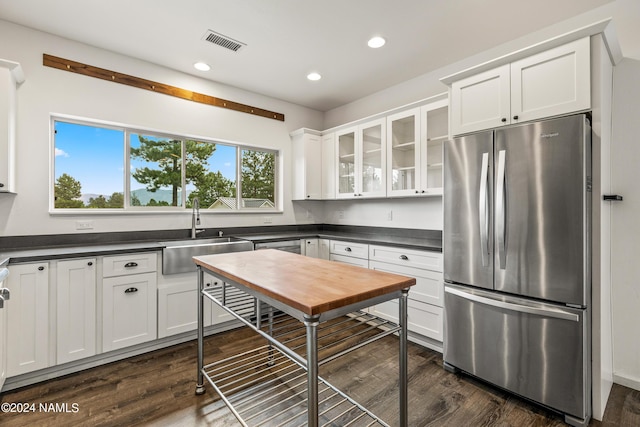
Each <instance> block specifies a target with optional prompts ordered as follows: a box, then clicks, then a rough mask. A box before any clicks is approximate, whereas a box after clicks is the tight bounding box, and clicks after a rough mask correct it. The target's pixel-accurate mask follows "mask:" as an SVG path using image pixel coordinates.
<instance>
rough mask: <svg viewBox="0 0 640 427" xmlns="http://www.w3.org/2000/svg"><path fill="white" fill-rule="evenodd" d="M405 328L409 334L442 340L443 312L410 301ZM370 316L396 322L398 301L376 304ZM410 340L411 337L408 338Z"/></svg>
mask: <svg viewBox="0 0 640 427" xmlns="http://www.w3.org/2000/svg"><path fill="white" fill-rule="evenodd" d="M407 306H408V307H407V328H408V330H409V331H410V332H415V333H418V334H420V335H422V336H425V337H427V338H431V339H433V340H435V341H439V342H442V339H443V331H442V324H443V317H442V316H443V310H442V307H436V306H434V305H431V304H424V303H421V302H419V301H416V300H412V299H410V300H409V301H408V303H407ZM370 312H371V314H375V315H376V316H380V317H383V318H385V319H389V320H391V321H392V322H397V321H398V301H397V300H392V301H387V302H385V303H383V304H378V305H376V306H374V307H373V308H372V309H371V310H370ZM410 339H411V337H410Z"/></svg>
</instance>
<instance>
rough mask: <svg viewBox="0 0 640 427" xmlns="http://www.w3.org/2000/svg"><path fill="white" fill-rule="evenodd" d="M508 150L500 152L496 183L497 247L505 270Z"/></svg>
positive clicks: (500, 261)
mask: <svg viewBox="0 0 640 427" xmlns="http://www.w3.org/2000/svg"><path fill="white" fill-rule="evenodd" d="M506 154H507V152H506V150H500V151H498V170H497V173H498V176H497V182H496V245H497V246H498V260H499V265H500V269H502V270H504V269H505V268H506V264H507V252H506V246H507V242H506V222H507V221H506V219H507V218H506V217H507V209H506V206H505V205H506V182H505V177H506V175H505V168H506Z"/></svg>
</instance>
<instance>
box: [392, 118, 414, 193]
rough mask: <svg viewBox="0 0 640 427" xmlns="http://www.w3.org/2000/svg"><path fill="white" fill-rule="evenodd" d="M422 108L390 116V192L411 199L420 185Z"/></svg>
mask: <svg viewBox="0 0 640 427" xmlns="http://www.w3.org/2000/svg"><path fill="white" fill-rule="evenodd" d="M419 138H420V108H414V109H411V110H408V111H403V112H401V113H397V114H393V115H390V116H387V170H388V174H387V189H388V191H387V193H388V195H389V196H409V195H413V194H417V193H419V190H418V187H419V185H420V172H421V171H420V168H419V166H418V165H419V159H420V145H419Z"/></svg>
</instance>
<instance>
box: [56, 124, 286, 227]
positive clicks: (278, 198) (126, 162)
mask: <svg viewBox="0 0 640 427" xmlns="http://www.w3.org/2000/svg"><path fill="white" fill-rule="evenodd" d="M56 122H64V123H71V124H77V125H83V126H91V127H98V128H105V129H111V130H118V131H122V133H123V141H122V143H123V145H124V147H123V148H124V150H123V151H124V158H123V163H122V166H123V183H124V185H123V188H122V191H123V192H124V194H123V199H124V206H123V207H122V208H87V207H84V208H56V207H55V184H56V178H55V174H56V172H55V164H56V155H55V149H56V134H55V123H56ZM49 126H50V129H49V136H50V140H49V153H50V154H49V157H50V162H49V214H50V215H71V214H76V215H77V214H82V215H86V214H90V215H100V214H110V215H112V214H119V215H122V214H170V213H173V214H175V213H181V212H187V211H189V212H190V210H191V208H188V207H187V197H186V187H187V182H186V181H187V177H186V172H187V171H186V166H185V164H186V144H185V143H184V141H186V140H194V141H199V142H205V143H211V144H219V145H224V146H230V147H234V148H235V153H236V157H235V161H236V164H235V167H236V177H235V179H236V183H235V184H236V185H235V187H236V206H237V208H236V209H232V210H217V209H206V208H202V207H201V208H200V213H201V214H236V213H242V214H245V213H253V214H255V213H282V212H283V209H282V194H283V190H282V187H283V183H282V180H281V176H282V171H281V170H282V167H283V165H282V153H281V150H279V149H275V148H267V147H263V146H258V145H250V144H246V143H240V142H236V141H229V140H223V139H218V138H211V137H202V136H195V135H180V134H177V133H172V132H166V131H160V130H156V129H149V128H144V127H140V126H131V125H125V124H121V123H114V122H108V121H104V120H98V119H87V118H83V117H77V116H70V115H66V114H51V115H50V123H49ZM132 134H138V135H144V136H153V137H160V138H168V139H174V140H180V141H182V144H181V145H182V147H181V151H182V159H181V160H182V168H181V169H182V174H181V175H182V177H181V188H182V189H183V194H185V196H184V197H182V200H181V206H152V207H150V206H131V194H130V190H131V179H132V177H131V173H130V172H131V171H130V168H131V150H130V148H131V143H130V137H131V135H132ZM243 150H252V151H263V152H267V153H272V154H274V156H275V157H274V192H273V198H274V200H273V204H274V207H273V208H243V207H242V157H241V156H242V151H243Z"/></svg>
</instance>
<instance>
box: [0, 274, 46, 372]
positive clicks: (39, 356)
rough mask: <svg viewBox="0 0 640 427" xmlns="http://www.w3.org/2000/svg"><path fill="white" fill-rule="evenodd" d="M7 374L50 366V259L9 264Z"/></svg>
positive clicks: (7, 282)
mask: <svg viewBox="0 0 640 427" xmlns="http://www.w3.org/2000/svg"><path fill="white" fill-rule="evenodd" d="M5 286H6V287H7V288H9V289H10V290H11V300H10V302H11V304H7V326H8V333H7V377H12V376H14V375H20V374H24V373H27V372H31V371H35V370H38V369H42V368H46V367H48V366H49V263H47V262H43V263H30V264H16V265H10V266H9V277H8V278H7V281H6V283H5Z"/></svg>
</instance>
